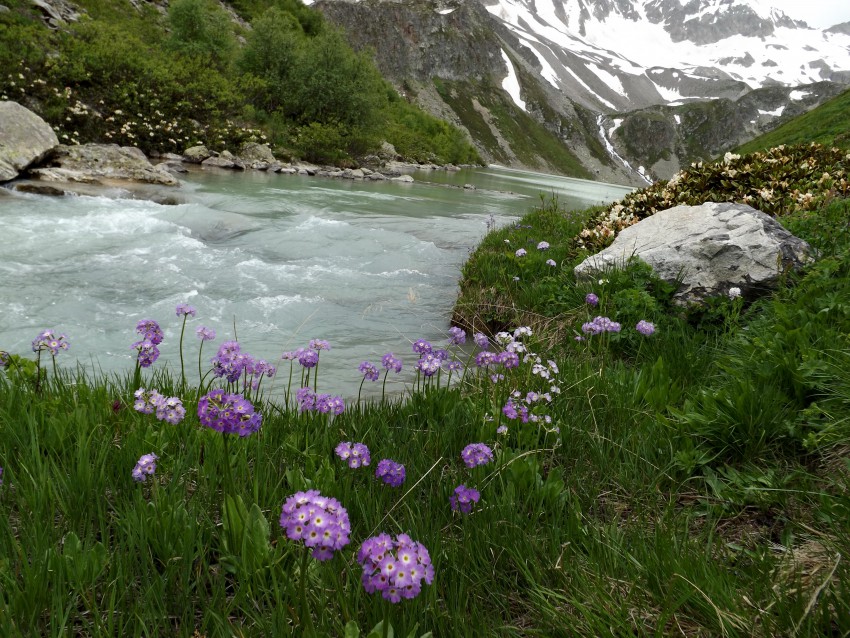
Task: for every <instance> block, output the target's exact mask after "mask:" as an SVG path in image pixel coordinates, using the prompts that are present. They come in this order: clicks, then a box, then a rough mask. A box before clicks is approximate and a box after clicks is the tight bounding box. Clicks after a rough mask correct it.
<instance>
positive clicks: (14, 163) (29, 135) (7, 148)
mask: <svg viewBox="0 0 850 638" xmlns="http://www.w3.org/2000/svg"><path fill="white" fill-rule="evenodd" d="M58 144H59V139H58V138H57V137H56V133H54V131H53V129H52V128H51V127H50V125H49V124H48V123H47V122H45V121H44V120H43V119H41V118H40V117H39V116H38V115H36V114H35V113H33V112H32V111H30V110H29V109H28V108H26V107H24V106H21V105H20V104H18V103H17V102H6V101H3V102H0V182H8V181H9V180H12V179H15V178H16V177H17V176H18V175H19V174H20V173H22V172H23V171H24V170H25V169H27V168H28V167H29V166H32V165H33V164H35V163H37V162H39V161H41V160H42V159H43V158H44V157H45V156H46V155H47V154H48V152H50V150H51V149H52V148H54V147H55V146H57V145H58Z"/></svg>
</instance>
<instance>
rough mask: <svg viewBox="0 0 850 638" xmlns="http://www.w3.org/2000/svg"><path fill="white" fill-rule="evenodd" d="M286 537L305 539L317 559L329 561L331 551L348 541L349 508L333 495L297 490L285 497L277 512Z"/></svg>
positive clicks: (295, 539)
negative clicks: (279, 513)
mask: <svg viewBox="0 0 850 638" xmlns="http://www.w3.org/2000/svg"><path fill="white" fill-rule="evenodd" d="M280 526H281V527H282V528H283V529H284V531H285V532H286V537H287V538H289V539H290V540H293V541H304V545H305V546H306V547H308V548H309V549H311V550H312V552H311V554H312V556H313V558H315V559H316V560H321V561H325V560H330V559H331V558H333V555H334V552H335V551H337V550H340V549H342V548H343V547H345V546H346V545H348V543H349V539H348V535H349V533H350V532H351V524H350V523H349V520H348V511H346V509H345V508H344V507H343V506H342V504H341V503H340V502H339V501H338V500H336V499H335V498H330V497H327V496H322V495H321V494H320V493H319V491H318V490H309V491H307V492H297V493H295V494H293V495H292V496H290V497H289V498H288V499H286V502H285V503H284V504H283V512H282V513H281V515H280Z"/></svg>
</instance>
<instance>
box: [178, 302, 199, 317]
mask: <svg viewBox="0 0 850 638" xmlns="http://www.w3.org/2000/svg"><path fill="white" fill-rule="evenodd" d="M175 312H176V313H177V316H178V317H187V316H188V317H194V316H195V308H194V307H192V306H190V305H189V304H187V303H179V304H177V308H175Z"/></svg>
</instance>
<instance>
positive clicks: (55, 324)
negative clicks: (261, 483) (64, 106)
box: [0, 168, 630, 397]
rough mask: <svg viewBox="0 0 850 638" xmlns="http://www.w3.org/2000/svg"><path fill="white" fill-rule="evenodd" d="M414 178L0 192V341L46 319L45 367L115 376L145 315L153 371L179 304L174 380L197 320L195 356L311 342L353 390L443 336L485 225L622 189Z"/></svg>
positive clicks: (465, 177)
mask: <svg viewBox="0 0 850 638" xmlns="http://www.w3.org/2000/svg"><path fill="white" fill-rule="evenodd" d="M413 176H414V178H415V179H416V182H414V183H413V184H402V183H394V182H362V181H357V182H355V181H346V180H333V179H324V178H315V177H299V176H283V175H275V174H266V173H261V172H250V171H249V172H246V173H229V172H223V171H222V172H215V173H212V172H209V173H208V172H194V173H191V174H190V175H189V176H187V177H186V178H185V179H184V183H183V185H182V186H181V187H180V188H179V190H178V191H170V192H176V193H177V198H178V200H179V201H181V202H183V203H180V204H178V205H160V204H156V203H154V202H151V201H147V200H137V199H122V198H120V197H118V198H107V197H89V196H70V197H62V198H53V197H47V196H41V195H33V194H23V193H14V192H13V193H10V194H7V195H3V196H0V230H2V243H0V307H2V312H0V350H7V351H9V352H12V353H15V354H22V355H26V356H31V354H32V352H31V346H30V344H31V341H32V340H33V338H35V336H36V335H37V334H38V333H39V332H40V331H41V330H43V329H45V328H52V329H55V330H57V331H59V332H63V333H65V334H67V336H68V340H69V342H70V344H71V348H70V349H69V350H68V351H67V352H63V353H61V354H60V356H59V358H58V360H57V361H58V363H60V364H62V365H64V366H66V367H67V366H73V365H77V364H78V365H82V366H84V367H85V368H87V369H88V370H89V371H91V370H96V371H101V370H102V371H104V372H107V373H111V372H121V371H130V370H132V367H133V364H134V359H133V356H134V354H135V353H134V351H131V350H130V344H131V343H132V342H134V341H136V340H137V339H138V337H137V335H136V334H135V332H134V328H135V326H136V323H137V321H139V320H140V319H146V318H150V319H154V320H156V321H158V322H159V323H160V325H161V326H162V328H163V330H164V333H165V339H164V341H163V343H162V344H161V345H160V348H161V351H162V356H161V357H160V359H159V361H157V362H156V364H154V365H155V366H157V367H161V366H169V367H171V368H172V369H177V370H178V371H179V350H178V342H179V337H180V327H181V321H180V319H178V317H177V316H176V315H175V310H174V309H175V306H176V305H177V304H178V303H183V302H186V303H189V304H191V305H192V306H194V307H195V308H196V309H197V315H196V316H195V317H194V318H192V317H190V318H189V321H188V324H187V329H186V338H185V345H184V352H185V353H186V358H187V362H191V363H188V364H187V367H188V369H189V370H193V371H194V374H192V375H190V379H192V380H197V357H198V343H199V342H198V339H197V338H196V337H195V328H197V327H198V326H207V327H211V328H214V329H215V330H216V331H217V333H218V339H217V340H216V341H215V342H214V343H213V344H207V345H206V346H205V350H204V359H205V362H204V364H205V366H206V365H207V362H208V357H209V356H212V355H213V354H215V348H216V347H217V345H218V344H219V343H221V342H222V341H223V340H225V339H232V338H234V336H238V338H239V341H240V343H241V344H242V347H243V350H247V351H248V352H250V353H251V354H252V355H254V356H255V357H258V358H259V357H262V358H265V359H267V360H269V361H270V362H272V363H278V362H279V361H278V360H279V358H280V355H281V353H282V352H284V351H286V350H291V349H295V348H297V347H299V346H304V345H306V343H307V341H309V340H310V339H313V338H320V339H325V340H327V341H329V342H330V345H331V348H332V349H331V350H330V351H329V352H324V353H322V358H321V372H320V376H319V382H320V384H321V386H322V388H321V390H322V391H326V392H333V393H337V394H342V395H343V396H346V397H351V396H355V395H356V394H357V388H358V386H359V383H360V380H361V378H362V377H361V376H360V374H359V373H358V371H357V366H358V364H359V363H360V361H362V360H370V361H372V362H373V363H376V364H377V365H380V357H381V355H383V354H384V353H385V352H388V351H392V352H395V353H396V355H397V356H400V357H401V358H402V359H403V360H404V363H405V372H406V373H407V374H410V372H411V369H412V367H413V364H414V362H415V358H414V356H413V354H412V353H411V348H410V344H411V342H412V341H414V340H415V339H418V338H420V337H421V338H425V339H429V340H432V341H434V342H441V343H444V342H445V338H446V331H447V329H448V327H449V325H448V318H449V315H450V312H451V307H452V304H453V302H454V300H455V297H456V294H457V283H458V278H459V272H460V266H461V265H462V263H463V261H464V260H465V258H466V257H467V255H468V254H469V252H470V251H471V250H472V249H473V248H474V247H475V245H476V244H477V243H478V241H480V239H481V238H482V237H483V236H484V234H485V233H486V230H487V227H488V223H489V224H493V223H495V224H496V225H499V226H502V225H504V224H508V223H510V222H511V221H513V220H515V219H516V218H517V217H518V216H519V215H521V214H523V213H525V212H527V211H529V210H530V209H531V208H532V207H533V206H534V205H535V204H537V203H539V201H540V199H539V197H540V193H544V194H552V193H554V194H556V195H557V196H558V198H559V200H560V201H561V202H563V203H565V204H567V205H569V206H571V207H577V208H578V207H581V208H584V207H586V206H589V205H591V204H598V203H601V202H607V201H611V200H614V199H618V198H620V197H622V196H623V195H624V194H625V193H627V192H628V191H629V190H630V189H628V188H625V187H620V186H613V185H609V184H601V183H595V182H588V181H584V180H576V179H569V178H563V177H556V176H551V175H543V174H537V173H529V172H524V171H516V170H508V169H500V168H488V169H475V170H472V169H470V170H466V169H465V170H463V171H460V172H456V173H447V172H445V171H427V172H424V171H423V172H417V173H413ZM464 184H471V185H474V186H475V187H476V188H475V189H464V188H462V186H463V185H464ZM286 365H288V364H286ZM175 366H176V368H175ZM287 370H288V368H287ZM404 376H405V375H404V374H403V375H402V377H404ZM376 385H379V384H376ZM373 390H374V389H373Z"/></svg>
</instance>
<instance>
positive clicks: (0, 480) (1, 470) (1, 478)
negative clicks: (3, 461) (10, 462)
mask: <svg viewBox="0 0 850 638" xmlns="http://www.w3.org/2000/svg"><path fill="white" fill-rule="evenodd" d="M0 485H3V468H2V467H0Z"/></svg>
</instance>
